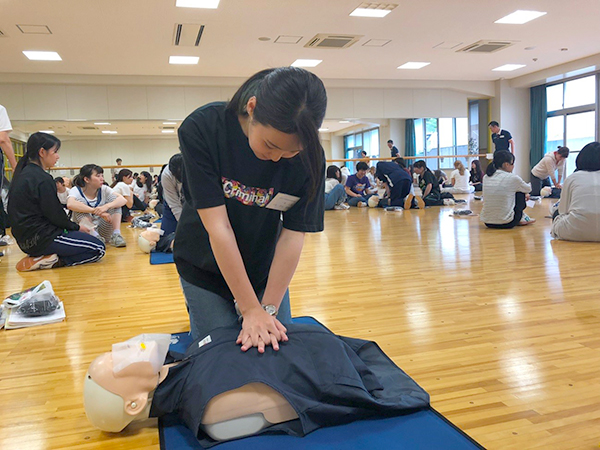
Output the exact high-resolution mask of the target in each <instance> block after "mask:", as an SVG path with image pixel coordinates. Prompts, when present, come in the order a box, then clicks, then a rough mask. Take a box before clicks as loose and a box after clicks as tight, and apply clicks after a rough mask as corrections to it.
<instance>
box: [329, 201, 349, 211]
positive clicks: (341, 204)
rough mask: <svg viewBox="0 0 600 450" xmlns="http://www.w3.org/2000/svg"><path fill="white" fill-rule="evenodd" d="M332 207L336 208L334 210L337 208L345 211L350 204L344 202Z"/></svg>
mask: <svg viewBox="0 0 600 450" xmlns="http://www.w3.org/2000/svg"><path fill="white" fill-rule="evenodd" d="M333 209H336V210H338V211H345V210H347V209H350V206H349V205H346V204H345V203H340V204H339V205H335V206H334V207H333Z"/></svg>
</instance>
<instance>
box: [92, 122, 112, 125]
mask: <svg viewBox="0 0 600 450" xmlns="http://www.w3.org/2000/svg"><path fill="white" fill-rule="evenodd" d="M94 125H110V123H108V122H94Z"/></svg>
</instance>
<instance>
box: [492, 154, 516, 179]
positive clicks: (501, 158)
mask: <svg viewBox="0 0 600 450" xmlns="http://www.w3.org/2000/svg"><path fill="white" fill-rule="evenodd" d="M514 162H515V155H513V154H512V153H511V152H509V151H508V150H497V151H496V152H495V153H494V159H493V160H492V162H491V163H490V164H488V166H487V169H485V174H486V175H487V176H488V177H491V176H492V175H494V174H495V173H496V171H497V170H498V169H501V168H502V164H504V163H510V164H512V163H514Z"/></svg>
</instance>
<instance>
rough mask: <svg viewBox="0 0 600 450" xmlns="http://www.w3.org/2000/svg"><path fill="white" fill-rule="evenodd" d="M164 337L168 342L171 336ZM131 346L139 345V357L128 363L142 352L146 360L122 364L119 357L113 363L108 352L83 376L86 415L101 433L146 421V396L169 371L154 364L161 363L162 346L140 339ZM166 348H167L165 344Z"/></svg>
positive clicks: (148, 411) (148, 406)
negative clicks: (137, 421) (138, 421)
mask: <svg viewBox="0 0 600 450" xmlns="http://www.w3.org/2000/svg"><path fill="white" fill-rule="evenodd" d="M165 336H166V338H165V339H169V340H170V335H165ZM135 339H136V338H134V340H135ZM128 342H130V341H128ZM123 344H126V343H123ZM131 345H132V346H137V345H141V347H140V349H137V350H134V353H137V354H138V357H137V358H136V356H135V355H133V358H131V360H134V361H135V360H136V359H139V354H143V353H146V355H147V356H146V357H145V358H144V357H142V359H146V360H141V361H140V360H137V361H136V362H125V361H122V357H121V356H118V358H117V359H116V361H115V359H113V356H114V355H113V352H108V353H104V354H103V355H100V356H99V357H97V358H96V359H95V360H94V361H93V362H92V364H91V365H90V367H89V369H88V372H87V373H86V375H85V381H84V388H83V398H84V401H83V403H84V408H85V413H86V415H87V417H88V419H89V421H90V422H91V423H92V425H94V426H95V427H97V428H99V429H101V430H103V431H110V432H119V431H121V430H123V429H124V428H125V427H126V426H127V425H129V424H130V423H131V422H133V421H136V420H145V419H147V418H148V416H149V413H150V406H151V404H152V399H151V396H149V394H150V393H151V392H153V391H154V389H156V386H158V384H159V383H160V382H161V381H163V380H164V379H165V378H166V376H167V372H168V369H167V368H166V367H164V368H163V366H162V365H160V366H159V367H158V368H157V364H156V361H160V360H161V359H162V361H164V358H165V354H166V350H165V349H164V344H163V345H159V344H158V343H157V342H156V341H152V340H142V342H141V343H135V344H131ZM166 346H167V347H166V348H168V343H167V344H166ZM161 347H162V348H161ZM129 350H130V349H129ZM127 351H128V350H126V351H125V353H126V354H127ZM129 354H130V355H131V352H129ZM123 365H125V367H123V368H121V367H122V366H123ZM119 369H120V370H119Z"/></svg>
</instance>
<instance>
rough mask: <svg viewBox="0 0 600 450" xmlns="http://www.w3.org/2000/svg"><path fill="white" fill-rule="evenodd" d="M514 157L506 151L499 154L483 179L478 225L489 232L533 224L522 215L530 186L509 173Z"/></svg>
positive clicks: (500, 151) (530, 219)
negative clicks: (484, 226)
mask: <svg viewBox="0 0 600 450" xmlns="http://www.w3.org/2000/svg"><path fill="white" fill-rule="evenodd" d="M514 164H515V155H513V154H512V153H511V152H509V151H508V150H498V151H496V152H495V153H494V160H493V161H492V162H491V163H490V164H489V165H488V167H487V170H486V174H485V176H484V177H483V192H484V195H485V202H484V203H483V210H482V211H481V221H482V222H483V223H485V225H486V226H487V227H488V228H514V227H515V226H516V225H529V224H531V223H533V222H535V219H532V218H530V217H529V216H528V215H527V214H525V213H524V212H523V211H524V210H525V208H526V207H527V204H526V201H527V200H528V199H529V192H530V191H531V186H530V185H529V183H525V182H524V181H523V180H522V179H521V177H520V176H518V175H516V174H514V173H512V172H513V169H514Z"/></svg>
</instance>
